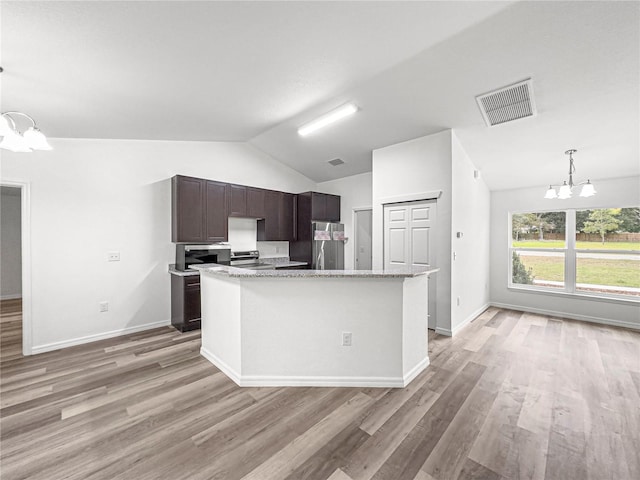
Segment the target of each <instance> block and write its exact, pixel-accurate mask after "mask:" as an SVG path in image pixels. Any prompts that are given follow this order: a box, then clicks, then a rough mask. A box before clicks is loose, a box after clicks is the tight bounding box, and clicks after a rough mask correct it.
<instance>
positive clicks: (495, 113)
mask: <svg viewBox="0 0 640 480" xmlns="http://www.w3.org/2000/svg"><path fill="white" fill-rule="evenodd" d="M476 101H477V102H478V107H480V113H482V117H483V118H484V121H485V122H486V124H487V126H488V127H492V126H494V125H500V124H501V123H506V122H511V121H513V120H518V119H519V118H526V117H534V116H535V115H536V113H537V112H536V104H535V101H534V98H533V84H532V82H531V79H530V78H528V79H526V80H523V81H522V82H518V83H514V84H513V85H509V86H507V87H503V88H499V89H498V90H493V91H492V92H488V93H485V94H483V95H478V96H477V97H476Z"/></svg>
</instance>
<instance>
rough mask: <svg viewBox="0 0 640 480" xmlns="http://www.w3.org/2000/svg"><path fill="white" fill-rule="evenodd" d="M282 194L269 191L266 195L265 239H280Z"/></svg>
mask: <svg viewBox="0 0 640 480" xmlns="http://www.w3.org/2000/svg"><path fill="white" fill-rule="evenodd" d="M281 200H282V192H274V191H271V190H267V191H266V192H265V194H264V210H265V211H264V237H265V238H264V239H265V240H267V241H276V240H279V239H280V202H281Z"/></svg>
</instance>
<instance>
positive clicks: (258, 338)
mask: <svg viewBox="0 0 640 480" xmlns="http://www.w3.org/2000/svg"><path fill="white" fill-rule="evenodd" d="M402 295H403V279H402V278H251V279H243V280H242V327H243V328H242V362H243V363H242V367H243V370H242V373H243V384H244V385H249V384H251V385H269V384H273V385H275V384H278V385H354V386H355V385H370V386H382V385H385V386H402V377H403V372H402V346H401V343H402V321H403V318H402V315H403V302H402ZM343 332H351V334H352V346H350V347H349V346H343V345H342V333H343Z"/></svg>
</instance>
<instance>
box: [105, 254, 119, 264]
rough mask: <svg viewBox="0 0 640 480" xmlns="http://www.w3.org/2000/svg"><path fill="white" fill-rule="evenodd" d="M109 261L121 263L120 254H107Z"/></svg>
mask: <svg viewBox="0 0 640 480" xmlns="http://www.w3.org/2000/svg"><path fill="white" fill-rule="evenodd" d="M107 260H108V261H109V262H119V261H120V252H109V253H107Z"/></svg>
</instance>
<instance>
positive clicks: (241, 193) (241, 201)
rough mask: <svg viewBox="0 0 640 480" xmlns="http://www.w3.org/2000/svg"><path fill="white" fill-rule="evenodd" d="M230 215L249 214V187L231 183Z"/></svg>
mask: <svg viewBox="0 0 640 480" xmlns="http://www.w3.org/2000/svg"><path fill="white" fill-rule="evenodd" d="M229 216H230V217H246V216H247V187H245V186H244V185H229Z"/></svg>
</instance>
